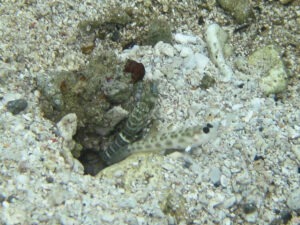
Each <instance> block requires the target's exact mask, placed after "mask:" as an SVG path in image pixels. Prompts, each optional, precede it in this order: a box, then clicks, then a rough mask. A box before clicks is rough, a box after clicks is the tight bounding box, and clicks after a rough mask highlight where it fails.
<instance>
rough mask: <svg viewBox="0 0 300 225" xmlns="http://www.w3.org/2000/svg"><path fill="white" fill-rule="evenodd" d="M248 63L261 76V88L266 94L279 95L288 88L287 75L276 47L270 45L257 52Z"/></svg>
mask: <svg viewBox="0 0 300 225" xmlns="http://www.w3.org/2000/svg"><path fill="white" fill-rule="evenodd" d="M248 63H249V65H251V66H252V67H253V68H254V70H255V71H257V72H259V73H260V74H261V80H260V88H261V89H262V91H263V92H264V94H266V95H269V94H277V93H280V92H283V91H284V90H286V88H287V79H288V76H287V73H286V71H285V67H284V64H283V62H282V60H281V57H280V54H279V52H278V50H277V49H276V47H275V46H273V45H268V46H266V47H264V48H261V49H258V50H256V51H255V52H254V53H252V54H251V55H250V56H249V58H248Z"/></svg>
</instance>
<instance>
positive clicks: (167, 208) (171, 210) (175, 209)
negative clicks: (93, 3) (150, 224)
mask: <svg viewBox="0 0 300 225" xmlns="http://www.w3.org/2000/svg"><path fill="white" fill-rule="evenodd" d="M185 202H186V201H185V198H184V197H183V195H182V194H180V193H177V192H175V191H174V190H171V191H170V192H169V193H168V195H167V196H166V198H165V202H164V204H163V206H162V208H163V212H164V213H165V214H168V215H170V216H172V217H174V218H175V219H176V221H177V222H178V223H180V222H184V221H185V218H186V217H187V211H186V208H185V207H184V206H185ZM185 222H186V221H185Z"/></svg>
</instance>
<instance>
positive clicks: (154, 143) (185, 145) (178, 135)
mask: <svg viewBox="0 0 300 225" xmlns="http://www.w3.org/2000/svg"><path fill="white" fill-rule="evenodd" d="M217 130H218V125H211V124H207V125H206V126H203V127H201V126H195V127H191V128H187V129H185V130H181V131H176V132H171V133H165V134H161V135H158V136H155V137H151V138H148V139H145V140H141V141H138V142H134V143H132V144H131V145H129V146H128V151H129V152H130V153H131V154H132V153H135V152H148V151H154V152H155V151H156V152H160V151H165V150H170V149H174V150H186V151H189V150H190V149H191V148H193V147H197V146H199V145H202V144H205V143H207V142H208V141H210V140H213V139H214V138H215V137H216V135H217Z"/></svg>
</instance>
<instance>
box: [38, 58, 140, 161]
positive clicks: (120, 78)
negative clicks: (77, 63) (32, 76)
mask: <svg viewBox="0 0 300 225" xmlns="http://www.w3.org/2000/svg"><path fill="white" fill-rule="evenodd" d="M123 67H124V63H123V62H119V61H118V60H117V58H116V56H115V55H114V54H112V53H108V52H104V53H102V54H101V55H100V56H97V57H95V58H94V59H93V60H91V62H90V63H89V65H88V66H86V67H84V68H82V69H80V70H79V71H57V72H50V73H49V74H44V75H40V76H39V77H38V80H37V84H38V88H39V90H40V91H41V94H42V95H41V98H40V104H41V109H42V111H43V113H44V115H45V117H46V118H48V119H50V120H52V121H54V122H58V121H59V120H60V119H61V118H62V117H64V116H65V115H67V114H69V113H75V114H76V116H77V124H78V125H77V133H76V136H75V139H76V141H78V142H79V143H80V144H81V145H82V146H83V148H84V149H88V148H96V149H98V150H99V148H100V147H99V146H100V143H101V141H102V139H101V135H107V134H108V133H109V132H110V131H112V130H114V128H115V126H117V124H118V123H119V122H120V121H121V120H122V119H124V118H125V117H126V115H127V114H126V113H125V114H124V112H123V111H126V110H123V111H122V110H114V114H113V115H114V117H111V115H110V116H108V115H109V114H111V111H109V110H110V109H111V108H112V107H113V105H114V104H115V103H118V104H121V106H120V107H122V104H123V105H124V107H125V106H126V107H127V108H129V107H130V105H132V103H131V102H130V101H131V98H130V96H131V95H132V93H133V90H134V87H133V86H134V85H133V84H132V83H131V77H130V76H129V75H126V74H125V73H124V72H123ZM124 96H125V97H124ZM118 113H119V114H118ZM108 126H109V128H108ZM107 129H108V130H109V131H108V132H105V133H104V134H103V133H102V134H101V130H102V131H103V130H107ZM76 156H78V154H76Z"/></svg>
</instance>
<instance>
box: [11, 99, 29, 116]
mask: <svg viewBox="0 0 300 225" xmlns="http://www.w3.org/2000/svg"><path fill="white" fill-rule="evenodd" d="M27 105H28V103H27V101H26V100H25V99H23V98H20V99H17V100H12V101H9V102H8V103H7V105H6V108H7V110H8V111H9V112H11V113H12V114H14V115H17V114H19V113H20V112H22V111H23V110H25V109H26V108H27Z"/></svg>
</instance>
